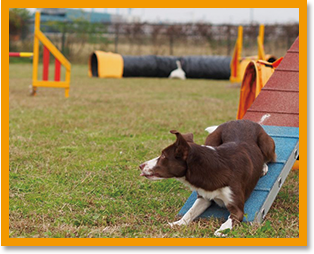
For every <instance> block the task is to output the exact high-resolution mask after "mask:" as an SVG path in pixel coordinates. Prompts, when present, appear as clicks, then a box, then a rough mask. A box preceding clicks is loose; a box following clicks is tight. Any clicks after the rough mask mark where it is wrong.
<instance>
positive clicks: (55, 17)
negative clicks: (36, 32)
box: [33, 8, 112, 23]
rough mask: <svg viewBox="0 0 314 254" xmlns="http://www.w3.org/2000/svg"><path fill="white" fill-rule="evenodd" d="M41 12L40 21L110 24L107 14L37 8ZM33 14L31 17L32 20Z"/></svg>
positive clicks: (110, 17) (79, 10) (109, 15)
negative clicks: (82, 21) (78, 21)
mask: <svg viewBox="0 0 314 254" xmlns="http://www.w3.org/2000/svg"><path fill="white" fill-rule="evenodd" d="M38 10H39V11H40V12H41V17H40V19H41V21H43V22H45V21H63V22H66V21H67V22H71V21H73V20H80V19H82V20H86V21H89V22H92V23H101V22H106V23H107V22H112V15H111V14H109V13H100V12H86V11H83V10H81V9H67V8H38ZM34 16H35V14H34V15H33V18H34Z"/></svg>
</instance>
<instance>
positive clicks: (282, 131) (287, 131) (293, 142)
mask: <svg viewBox="0 0 314 254" xmlns="http://www.w3.org/2000/svg"><path fill="white" fill-rule="evenodd" d="M263 128H264V130H265V131H266V132H267V133H268V135H270V136H271V137H272V138H273V139H274V141H275V144H276V154H277V161H276V162H274V163H270V164H268V173H267V174H266V175H265V176H263V177H261V178H260V180H259V182H258V183H257V185H256V187H255V189H254V191H253V192H252V194H251V196H250V197H249V199H248V200H247V201H246V203H245V207H244V213H245V214H246V215H247V216H245V218H244V221H249V222H253V221H256V222H262V220H263V219H264V218H265V216H266V214H267V212H268V211H269V209H270V207H271V205H272V203H273V202H274V200H275V197H276V196H277V194H278V192H279V190H280V188H281V186H282V184H283V183H284V181H285V179H286V177H287V176H288V174H289V172H290V170H291V168H292V166H293V164H294V162H295V160H296V159H297V158H298V156H299V128H298V127H278V126H263ZM196 198H197V194H196V192H193V193H192V194H191V196H190V197H189V198H188V200H187V201H186V203H185V204H184V206H183V207H182V209H181V210H180V212H179V214H178V215H179V216H183V215H184V214H185V213H186V212H187V211H188V210H189V209H190V208H191V207H192V205H193V204H194V202H195V200H196ZM228 216H229V212H228V210H227V209H226V208H221V207H219V206H218V205H216V204H213V205H212V206H210V207H209V208H208V209H207V210H206V211H205V212H204V213H203V214H201V215H200V216H199V217H201V218H209V217H216V218H224V219H227V218H228Z"/></svg>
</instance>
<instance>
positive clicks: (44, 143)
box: [9, 64, 299, 238]
mask: <svg viewBox="0 0 314 254" xmlns="http://www.w3.org/2000/svg"><path fill="white" fill-rule="evenodd" d="M51 71H52V70H51ZM31 75H32V66H31V65H30V64H10V99H9V100H10V120H9V127H10V136H9V142H10V150H9V152H10V237H53V238H56V237H214V235H213V233H214V231H215V229H217V228H218V227H219V226H220V224H221V223H222V221H220V220H218V219H210V220H205V219H201V220H197V221H195V222H193V223H191V225H189V226H186V227H180V228H178V227H176V228H170V227H169V226H168V225H167V222H172V221H174V220H175V219H176V214H177V213H178V211H179V210H180V208H181V207H182V206H183V204H184V203H185V201H186V199H187V198H188V197H189V195H190V190H189V189H188V188H186V187H185V186H184V185H183V184H182V183H180V182H177V181H175V180H172V179H170V180H164V181H155V182H151V181H149V180H146V179H144V178H142V177H140V176H139V174H140V172H139V170H138V165H139V164H140V163H141V162H143V161H145V160H147V159H151V158H153V157H156V156H158V155H159V153H160V151H161V149H163V148H164V147H165V146H167V145H169V144H171V143H172V142H173V141H174V139H175V137H174V136H173V135H171V134H170V133H169V130H171V129H177V130H179V131H181V132H183V133H184V132H193V133H194V137H195V141H196V142H197V143H199V144H202V143H203V142H204V140H205V138H206V132H205V131H204V128H205V127H207V126H210V125H216V124H220V123H222V122H225V121H228V120H232V119H234V118H235V116H236V111H237V105H238V98H239V87H234V86H231V85H230V84H229V82H228V81H212V80H185V81H180V80H168V79H144V78H128V79H96V78H89V77H87V66H73V71H72V81H71V89H70V98H68V99H65V98H64V90H63V89H55V88H50V89H49V88H40V89H38V95H37V96H36V97H31V96H28V93H29V85H30V84H31ZM298 198H299V194H298V172H297V171H293V172H291V173H290V175H289V177H288V179H287V180H286V182H285V184H284V186H283V188H282V190H281V191H280V193H279V195H278V197H277V199H276V201H275V203H274V204H273V206H272V208H271V210H270V212H269V213H268V215H267V217H266V220H265V222H263V223H262V224H261V225H258V224H254V225H249V224H242V225H240V226H238V227H237V228H236V229H234V230H232V231H231V232H230V233H229V234H228V237H298V235H299V230H298V229H299V226H298V224H299V211H298V207H299V203H298Z"/></svg>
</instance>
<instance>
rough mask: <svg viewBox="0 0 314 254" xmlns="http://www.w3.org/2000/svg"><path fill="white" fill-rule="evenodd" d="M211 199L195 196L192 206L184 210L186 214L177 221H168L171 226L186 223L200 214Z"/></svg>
mask: <svg viewBox="0 0 314 254" xmlns="http://www.w3.org/2000/svg"><path fill="white" fill-rule="evenodd" d="M210 205H211V201H210V200H208V199H205V198H197V199H196V201H195V202H194V204H193V206H192V207H191V208H190V209H189V210H188V211H187V212H186V214H185V215H184V216H183V217H182V218H181V219H180V220H178V221H176V222H173V223H169V225H170V226H171V227H173V226H175V225H179V226H180V225H188V224H189V223H190V222H191V221H193V220H194V219H195V218H196V217H198V216H199V215H201V214H202V213H203V212H204V211H205V210H206V209H207V208H208V207H209V206H210Z"/></svg>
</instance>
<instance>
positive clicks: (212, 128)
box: [205, 125, 218, 134]
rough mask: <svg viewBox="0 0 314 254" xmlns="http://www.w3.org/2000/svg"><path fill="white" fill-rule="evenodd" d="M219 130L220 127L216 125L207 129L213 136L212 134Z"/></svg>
mask: <svg viewBox="0 0 314 254" xmlns="http://www.w3.org/2000/svg"><path fill="white" fill-rule="evenodd" d="M217 128H218V125H214V126H210V127H207V128H206V129H205V131H207V132H208V134H211V133H213V132H214V131H215V130H216V129H217Z"/></svg>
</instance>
